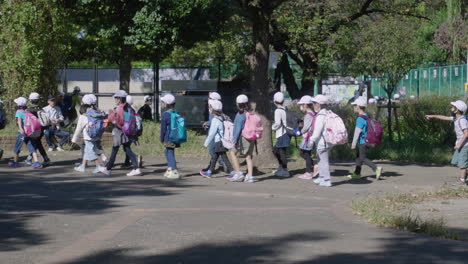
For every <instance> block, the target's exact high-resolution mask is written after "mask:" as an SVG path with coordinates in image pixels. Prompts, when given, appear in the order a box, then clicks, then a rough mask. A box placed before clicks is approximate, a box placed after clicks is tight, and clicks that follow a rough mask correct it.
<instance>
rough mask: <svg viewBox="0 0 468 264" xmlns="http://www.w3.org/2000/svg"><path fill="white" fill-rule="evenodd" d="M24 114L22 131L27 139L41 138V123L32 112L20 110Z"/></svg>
mask: <svg viewBox="0 0 468 264" xmlns="http://www.w3.org/2000/svg"><path fill="white" fill-rule="evenodd" d="M21 111H22V112H23V113H24V123H23V129H24V133H25V134H26V136H27V137H29V138H39V137H40V136H41V123H40V122H39V119H38V118H37V116H35V115H34V114H33V113H32V112H29V111H25V110H21Z"/></svg>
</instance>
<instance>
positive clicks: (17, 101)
mask: <svg viewBox="0 0 468 264" xmlns="http://www.w3.org/2000/svg"><path fill="white" fill-rule="evenodd" d="M13 102H15V104H16V105H17V106H26V104H27V103H28V99H26V98H24V97H18V98H16V99H15V100H13Z"/></svg>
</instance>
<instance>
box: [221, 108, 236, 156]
mask: <svg viewBox="0 0 468 264" xmlns="http://www.w3.org/2000/svg"><path fill="white" fill-rule="evenodd" d="M221 121H222V122H223V130H224V134H223V136H222V138H221V141H222V142H223V147H225V148H227V149H233V148H234V146H235V145H236V143H235V142H234V123H233V122H232V121H231V119H230V118H229V117H227V116H223V119H222V120H221Z"/></svg>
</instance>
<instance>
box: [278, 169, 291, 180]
mask: <svg viewBox="0 0 468 264" xmlns="http://www.w3.org/2000/svg"><path fill="white" fill-rule="evenodd" d="M278 176H279V177H284V178H289V177H291V174H290V173H289V171H287V170H285V169H282V170H281V171H280V173H278Z"/></svg>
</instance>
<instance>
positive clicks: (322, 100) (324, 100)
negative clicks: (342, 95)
mask: <svg viewBox="0 0 468 264" xmlns="http://www.w3.org/2000/svg"><path fill="white" fill-rule="evenodd" d="M328 101H329V100H328V96H325V95H323V94H319V95H317V96H315V97H313V98H312V102H314V103H317V104H320V105H325V104H328Z"/></svg>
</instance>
